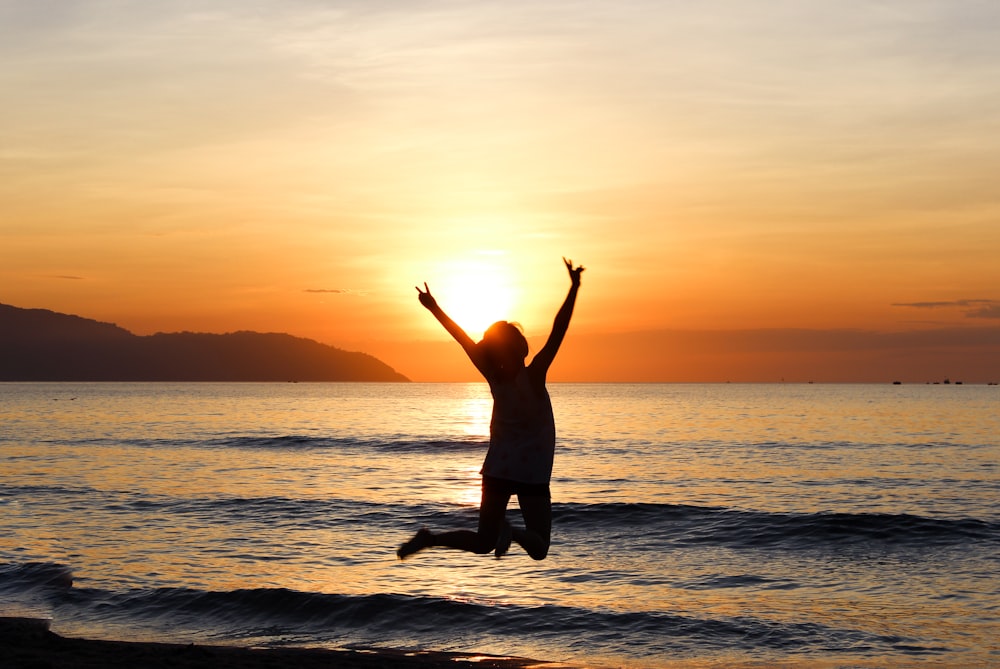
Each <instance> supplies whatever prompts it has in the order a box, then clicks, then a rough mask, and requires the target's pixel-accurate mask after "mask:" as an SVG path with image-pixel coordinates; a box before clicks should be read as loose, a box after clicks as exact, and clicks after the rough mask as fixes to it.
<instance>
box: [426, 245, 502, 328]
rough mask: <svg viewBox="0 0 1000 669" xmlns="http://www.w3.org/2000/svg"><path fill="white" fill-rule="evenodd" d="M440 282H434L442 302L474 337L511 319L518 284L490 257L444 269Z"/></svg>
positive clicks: (437, 294) (457, 263)
mask: <svg viewBox="0 0 1000 669" xmlns="http://www.w3.org/2000/svg"><path fill="white" fill-rule="evenodd" d="M442 277H443V278H442V282H441V283H440V285H438V286H435V285H431V286H430V288H431V292H432V293H433V294H434V296H435V297H436V298H437V300H438V304H440V305H441V308H442V309H444V310H445V313H447V314H448V315H449V316H451V318H452V319H453V320H454V321H455V322H456V323H458V324H459V325H460V326H461V327H462V329H464V330H465V331H466V332H467V333H468V334H469V336H470V337H472V338H473V339H476V340H478V339H480V338H481V337H482V334H483V332H484V331H485V330H486V328H488V327H489V326H490V325H492V324H493V323H495V322H496V321H499V320H508V319H510V318H511V312H512V309H513V307H514V302H515V299H514V287H513V283H512V281H511V279H510V275H509V272H508V271H507V269H506V268H505V267H504V266H503V265H502V264H501V263H500V262H497V261H495V260H493V259H490V258H484V259H476V260H468V261H460V262H456V263H454V264H452V265H451V266H449V267H448V268H447V269H446V270H444V271H443V272H442Z"/></svg>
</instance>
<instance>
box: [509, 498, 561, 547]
mask: <svg viewBox="0 0 1000 669" xmlns="http://www.w3.org/2000/svg"><path fill="white" fill-rule="evenodd" d="M517 502H518V504H519V505H520V506H521V516H522V517H523V518H524V529H523V530H522V529H520V528H513V529H512V532H511V535H512V536H513V538H514V541H516V542H517V543H518V544H519V545H520V546H521V548H523V549H524V550H525V551H527V553H528V555H530V556H531V558H532V559H533V560H544V559H545V556H547V555H548V554H549V541H550V538H551V535H552V500H551V499H550V498H549V497H545V496H542V495H530V496H529V495H518V496H517Z"/></svg>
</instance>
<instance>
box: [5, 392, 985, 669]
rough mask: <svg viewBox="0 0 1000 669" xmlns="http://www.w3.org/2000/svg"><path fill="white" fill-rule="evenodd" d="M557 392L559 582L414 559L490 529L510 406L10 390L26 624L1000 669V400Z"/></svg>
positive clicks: (214, 638)
mask: <svg viewBox="0 0 1000 669" xmlns="http://www.w3.org/2000/svg"><path fill="white" fill-rule="evenodd" d="M550 393H551V395H552V401H553V406H554V409H555V414H556V425H557V430H558V433H559V439H558V446H557V452H556V462H555V471H554V474H553V480H552V493H553V505H554V506H553V519H554V520H553V536H552V548H551V550H550V553H549V557H548V559H546V560H544V561H541V562H536V561H533V560H531V559H530V558H529V557H528V556H527V555H525V554H524V553H523V552H521V551H520V549H518V548H517V546H514V547H513V548H512V550H511V553H510V554H508V555H507V556H506V557H504V558H503V559H501V560H496V559H494V557H493V556H492V555H490V556H477V555H472V554H465V553H460V552H457V551H449V550H446V549H431V550H428V551H425V552H423V553H420V554H418V555H415V556H413V557H411V558H410V559H408V560H406V561H399V560H397V559H396V556H395V550H396V548H397V547H398V545H399V544H400V543H402V542H403V541H405V540H406V539H408V538H409V537H410V536H411V535H412V534H413V533H414V532H415V531H416V530H417V529H419V528H420V527H421V526H428V527H430V528H432V529H451V528H461V527H466V528H470V529H471V528H474V526H475V522H476V509H477V504H478V500H479V475H478V471H479V467H480V464H481V462H482V459H483V455H484V453H485V449H486V445H487V439H488V430H489V417H490V408H491V400H490V397H489V392H488V389H487V388H486V386H485V384H421V383H409V384H407V383H399V384H395V383H394V384H360V383H315V384H305V383H285V384H279V383H275V384H211V383H201V384H166V383H164V384H144V383H134V384H118V383H94V384H87V383H35V384H21V383H4V384H0V615H16V616H36V617H45V618H49V619H51V621H52V623H51V624H52V629H53V631H55V632H58V633H60V634H63V635H65V636H83V637H90V638H110V639H133V640H161V641H175V642H181V643H190V642H194V643H214V644H241V645H255V646H284V645H294V646H319V647H333V648H395V649H429V650H437V651H463V652H481V653H488V654H496V655H507V656H523V657H533V658H537V659H542V660H551V661H559V662H565V663H569V664H573V665H575V666H588V667H654V668H655V667H663V668H666V667H699V668H700V667H773V666H777V667H925V666H926V667H963V668H965V667H1000V471H998V467H1000V445H998V444H1000V387H996V386H985V385H956V384H950V385H901V386H900V385H824V384H766V385H764V384H762V385H753V384H749V385H743V384H712V385H697V384H690V385H688V384H684V385H672V384H662V385H660V384H641V385H631V384H551V385H550ZM516 506H517V505H516V501H512V504H511V508H510V510H509V517H510V518H511V519H512V520H514V522H515V523H516V522H517V520H518V518H519V516H518V514H517V511H516Z"/></svg>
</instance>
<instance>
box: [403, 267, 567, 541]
mask: <svg viewBox="0 0 1000 669" xmlns="http://www.w3.org/2000/svg"><path fill="white" fill-rule="evenodd" d="M563 262H564V263H566V270H567V271H568V272H569V278H570V288H569V294H568V295H566V299H565V301H564V302H563V304H562V307H560V309H559V312H558V313H557V314H556V317H555V321H554V322H553V324H552V332H551V333H550V334H549V338H548V340H547V341H546V342H545V345H544V346H543V347H542V349H541V350H540V351H539V352H538V353H537V354H536V355H535V357H534V358H533V359H532V361H531V363H530V364H528V365H525V364H524V363H525V359H526V358H527V356H528V342H527V340H526V339H525V338H524V335H523V334H522V333H521V331H520V329H518V327H517V326H516V325H514V324H513V323H508V322H507V321H498V322H496V323H494V324H493V325H491V326H490V327H489V329H488V330H486V332H485V333H484V335H483V339H482V341H480V342H478V343H476V342H474V341H473V340H472V338H471V337H469V335H467V334H466V333H465V330H463V329H462V328H461V327H459V326H458V325H457V324H456V323H455V321H453V320H452V319H451V318H449V317H448V315H447V314H445V312H444V311H443V310H442V309H441V307H439V306H438V303H437V300H435V299H434V297H433V296H432V295H431V291H430V289H429V288H428V287H427V284H426V283H425V284H424V290H420V288H419V287H418V288H417V293H419V299H420V304H422V305H424V307H426V308H427V310H428V311H430V312H431V313H432V314H434V317H435V318H437V319H438V321H440V323H441V325H443V326H444V329H445V330H447V331H448V333H449V334H450V335H451V336H452V337H454V338H455V340H456V341H457V342H458V343H459V344H461V346H462V348H463V349H464V350H465V353H466V354H467V355H468V356H469V359H470V360H471V361H472V364H473V365H475V366H476V369H478V370H479V372H480V373H481V374H482V375H483V376H484V377H485V378H486V381H487V383H489V386H490V393H491V394H492V395H493V417H492V418H491V420H490V446H489V450H488V451H487V453H486V459H485V461H484V462H483V468H482V471H481V472H480V473H481V474H482V477H483V492H482V501H481V502H480V505H479V528H478V529H477V530H476V531H475V532H473V531H472V530H454V531H451V532H439V533H435V532H431V531H430V530H428V529H427V528H422V529H421V530H420V531H419V532H417V533H416V535H414V536H413V538H412V539H410V540H409V541H407V542H406V543H405V544H403V545H402V546H400V547H399V550H397V551H396V555H398V556H399V558H400V559H405V558H407V557H409V556H410V555H412V554H414V553H416V552H417V551H421V550H423V549H425V548H430V547H431V546H444V547H448V548H457V549H460V550H464V551H470V552H472V553H481V554H485V553H490V552H495V554H496V556H497V557H498V558H499V557H501V556H502V555H504V554H505V553H506V552H507V549H508V548H509V547H510V543H511V540H513V541H515V542H517V543H518V544H519V545H520V546H521V547H522V548H524V550H525V551H527V552H528V555H530V556H531V557H532V558H534V559H535V560H544V559H545V556H546V555H548V552H549V537H550V533H551V528H552V496H551V494H550V492H549V480H550V478H551V476H552V460H553V457H554V455H555V444H556V429H555V419H554V418H553V415H552V402H551V401H550V400H549V393H548V391H547V390H546V388H545V377H546V374H547V373H548V371H549V366H550V365H551V364H552V361H553V360H554V359H555V357H556V353H557V352H558V351H559V346H560V345H561V344H562V341H563V338H564V337H565V336H566V330H567V329H568V328H569V321H570V318H571V317H572V315H573V306H574V304H575V303H576V294H577V292H578V291H579V289H580V274H581V273H582V272H583V269H584V268H583V267H573V263H572V261H570V260H566V259H565V258H563ZM511 495H517V501H518V504H519V505H520V507H521V516H522V517H523V518H524V528H519V527H511V526H510V524H508V523H507V521H506V512H507V503H508V502H509V501H510V497H511Z"/></svg>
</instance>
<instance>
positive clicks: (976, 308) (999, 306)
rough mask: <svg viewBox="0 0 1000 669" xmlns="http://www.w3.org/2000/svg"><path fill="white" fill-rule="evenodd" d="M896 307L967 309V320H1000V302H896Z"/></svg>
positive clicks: (980, 300)
mask: <svg viewBox="0 0 1000 669" xmlns="http://www.w3.org/2000/svg"><path fill="white" fill-rule="evenodd" d="M892 306H894V307H913V308H915V309H966V310H967V311H966V312H965V317H966V318H1000V300H983V299H979V300H950V301H942V302H896V303H893V305H892Z"/></svg>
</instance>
